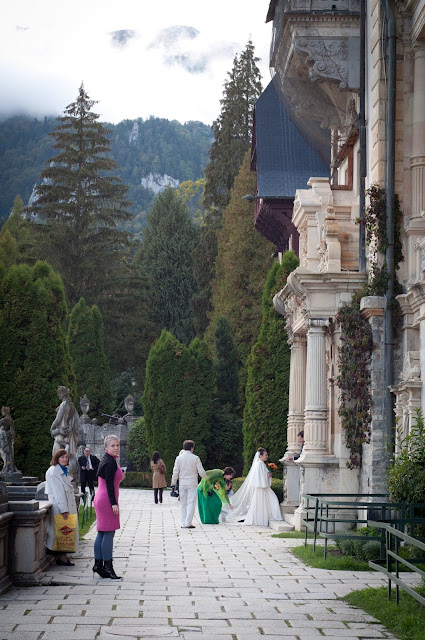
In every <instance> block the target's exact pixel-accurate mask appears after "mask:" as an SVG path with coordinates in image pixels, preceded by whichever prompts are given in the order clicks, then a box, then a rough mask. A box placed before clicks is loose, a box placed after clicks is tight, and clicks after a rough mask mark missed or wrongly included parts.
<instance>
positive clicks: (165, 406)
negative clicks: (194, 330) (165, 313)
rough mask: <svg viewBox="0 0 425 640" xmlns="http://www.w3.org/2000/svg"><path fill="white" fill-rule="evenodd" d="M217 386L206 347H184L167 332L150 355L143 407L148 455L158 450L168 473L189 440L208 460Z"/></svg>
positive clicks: (202, 345)
mask: <svg viewBox="0 0 425 640" xmlns="http://www.w3.org/2000/svg"><path fill="white" fill-rule="evenodd" d="M213 387H214V376H213V372H212V364H211V361H210V359H209V356H208V350H207V348H206V345H205V343H202V342H200V341H198V340H197V341H194V342H193V344H192V345H190V346H189V347H186V346H185V345H184V344H183V343H182V342H180V341H179V340H177V338H175V337H174V336H173V335H172V334H171V333H170V332H168V331H166V330H163V331H162V333H161V335H160V337H159V338H158V340H156V342H155V344H154V345H153V346H152V348H151V350H150V353H149V358H148V361H147V364H146V380H145V389H144V394H143V398H142V404H143V411H144V416H145V426H146V439H147V442H148V445H149V452H150V453H152V451H155V450H157V451H159V453H160V454H161V457H162V459H163V460H164V462H165V464H166V466H167V468H168V469H170V470H171V469H172V468H173V464H174V460H175V458H176V456H177V455H178V453H179V451H180V450H181V448H182V444H183V441H184V440H188V439H190V440H194V441H195V444H196V453H197V455H199V457H200V458H201V460H205V453H206V445H207V442H208V439H209V429H210V422H211V400H212V394H213Z"/></svg>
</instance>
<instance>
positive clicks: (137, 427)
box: [127, 418, 150, 471]
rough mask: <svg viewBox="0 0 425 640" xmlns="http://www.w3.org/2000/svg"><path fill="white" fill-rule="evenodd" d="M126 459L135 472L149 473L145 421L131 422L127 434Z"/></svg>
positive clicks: (142, 419)
mask: <svg viewBox="0 0 425 640" xmlns="http://www.w3.org/2000/svg"><path fill="white" fill-rule="evenodd" d="M127 457H128V459H129V460H130V462H132V463H133V464H134V466H135V467H136V470H137V471H149V463H150V459H149V450H148V443H147V441H146V429H145V419H144V418H139V420H136V421H135V422H133V424H132V425H131V427H130V431H129V432H128V441H127Z"/></svg>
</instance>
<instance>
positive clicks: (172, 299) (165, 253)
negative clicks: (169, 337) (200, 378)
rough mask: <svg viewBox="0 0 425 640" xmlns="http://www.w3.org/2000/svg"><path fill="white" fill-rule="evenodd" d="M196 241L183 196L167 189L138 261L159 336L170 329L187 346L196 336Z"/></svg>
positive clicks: (151, 220)
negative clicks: (193, 307)
mask: <svg viewBox="0 0 425 640" xmlns="http://www.w3.org/2000/svg"><path fill="white" fill-rule="evenodd" d="M197 239H198V228H197V226H196V225H195V224H194V223H193V222H192V220H191V219H190V216H189V212H188V209H187V207H186V205H185V204H184V202H183V200H182V198H181V196H180V195H179V194H178V193H176V191H175V190H173V189H171V188H170V187H169V188H167V189H165V191H163V192H162V193H160V194H159V195H158V196H157V198H156V200H155V203H154V206H153V208H152V211H151V212H150V214H149V215H148V217H147V227H146V230H145V234H144V241H143V245H142V249H141V251H140V255H139V257H138V260H139V264H140V269H141V275H142V276H143V277H144V279H145V295H146V298H147V300H148V301H149V310H150V313H149V317H150V321H151V323H152V325H153V326H154V328H155V331H156V336H158V335H159V333H160V331H161V329H167V330H168V331H170V332H171V333H172V334H173V335H174V336H176V338H178V339H179V340H180V341H181V342H184V343H185V344H189V343H190V342H191V340H192V339H193V338H194V336H195V332H194V328H193V317H192V310H191V307H190V300H191V298H192V296H193V295H194V293H195V291H196V284H195V280H194V277H193V270H192V265H193V258H192V253H193V250H194V248H195V246H196V243H197Z"/></svg>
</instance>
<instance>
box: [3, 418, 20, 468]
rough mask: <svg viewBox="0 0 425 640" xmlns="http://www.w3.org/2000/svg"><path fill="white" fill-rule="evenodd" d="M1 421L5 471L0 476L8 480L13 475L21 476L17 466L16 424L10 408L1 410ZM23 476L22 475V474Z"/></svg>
mask: <svg viewBox="0 0 425 640" xmlns="http://www.w3.org/2000/svg"><path fill="white" fill-rule="evenodd" d="M1 415H2V418H1V420H0V455H1V457H2V458H3V469H2V470H1V472H0V476H2V477H4V478H6V477H7V476H10V475H11V474H15V473H17V474H21V472H20V471H19V469H18V468H17V467H16V465H15V456H14V446H15V423H14V421H13V418H12V416H11V415H10V409H9V407H2V408H1ZM21 475H22V474H21Z"/></svg>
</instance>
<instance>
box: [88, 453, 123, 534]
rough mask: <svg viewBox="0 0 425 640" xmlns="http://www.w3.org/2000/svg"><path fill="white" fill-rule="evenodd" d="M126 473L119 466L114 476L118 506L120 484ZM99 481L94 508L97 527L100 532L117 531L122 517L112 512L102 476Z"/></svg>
mask: <svg viewBox="0 0 425 640" xmlns="http://www.w3.org/2000/svg"><path fill="white" fill-rule="evenodd" d="M123 476H124V472H123V471H122V469H121V468H120V467H119V466H118V465H117V470H116V472H115V475H114V489H115V498H116V501H117V504H118V497H119V492H120V482H121V480H122V477H123ZM97 480H98V489H97V491H96V495H95V497H94V501H93V504H94V508H95V510H96V527H97V530H98V531H116V530H117V529H119V528H120V516H119V514H115V513H114V512H113V511H112V505H111V502H110V500H109V496H108V491H107V489H106V480H105V479H104V478H101V477H100V476H99V477H98V478H97Z"/></svg>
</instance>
